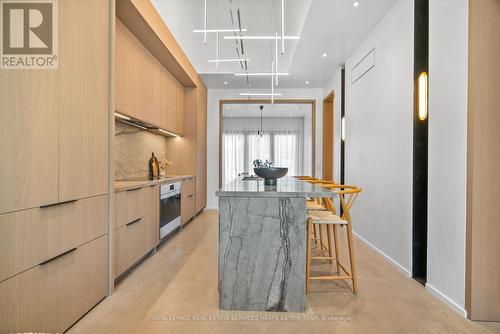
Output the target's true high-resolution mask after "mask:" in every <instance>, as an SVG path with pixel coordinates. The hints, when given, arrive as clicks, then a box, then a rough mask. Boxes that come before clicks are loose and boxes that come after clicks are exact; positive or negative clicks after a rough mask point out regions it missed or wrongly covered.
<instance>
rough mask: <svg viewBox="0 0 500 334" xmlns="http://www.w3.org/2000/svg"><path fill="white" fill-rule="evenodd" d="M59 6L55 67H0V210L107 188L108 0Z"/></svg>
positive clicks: (87, 195)
mask: <svg viewBox="0 0 500 334" xmlns="http://www.w3.org/2000/svg"><path fill="white" fill-rule="evenodd" d="M59 11H60V15H59V18H60V23H59V25H60V27H64V28H61V29H60V32H59V33H60V35H59V44H60V47H59V69H58V70H2V71H0V110H1V112H0V156H1V157H2V163H0V189H2V193H1V194H0V214H1V213H6V212H13V211H18V210H23V209H28V208H34V207H37V206H40V205H44V204H52V203H57V202H62V201H66V200H72V199H76V198H83V197H90V196H95V195H101V194H104V193H106V192H107V171H108V159H107V157H108V145H107V134H108V86H109V82H108V52H109V40H108V34H107V33H106V32H107V30H108V2H106V1H95V0H94V1H91V0H85V1H62V2H61V3H60V5H59ZM103 32H104V33H103ZM87 176H89V177H88V178H87ZM90 176H91V177H90Z"/></svg>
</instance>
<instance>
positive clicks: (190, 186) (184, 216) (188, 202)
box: [181, 178, 196, 225]
mask: <svg viewBox="0 0 500 334" xmlns="http://www.w3.org/2000/svg"><path fill="white" fill-rule="evenodd" d="M195 188H196V184H195V178H189V179H183V180H182V185H181V223H182V225H184V224H186V223H187V222H188V221H189V220H191V218H193V217H194V215H195V213H196V211H195V210H196V200H195Z"/></svg>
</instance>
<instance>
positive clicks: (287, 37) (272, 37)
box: [224, 35, 300, 40]
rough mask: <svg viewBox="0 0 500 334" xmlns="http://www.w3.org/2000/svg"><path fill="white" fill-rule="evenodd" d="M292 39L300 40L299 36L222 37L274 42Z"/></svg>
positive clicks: (225, 37)
mask: <svg viewBox="0 0 500 334" xmlns="http://www.w3.org/2000/svg"><path fill="white" fill-rule="evenodd" d="M283 38H284V39H293V40H297V39H300V37H299V36H284V37H281V36H267V35H260V36H255V35H247V36H224V39H257V40H275V39H279V40H281V39H283Z"/></svg>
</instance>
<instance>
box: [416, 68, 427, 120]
mask: <svg viewBox="0 0 500 334" xmlns="http://www.w3.org/2000/svg"><path fill="white" fill-rule="evenodd" d="M428 87H429V85H428V78H427V73H426V72H422V73H420V76H419V77H418V118H419V119H420V120H421V121H425V119H426V118H427V113H428V108H429V105H428Z"/></svg>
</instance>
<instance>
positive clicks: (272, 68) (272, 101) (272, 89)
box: [271, 61, 274, 104]
mask: <svg viewBox="0 0 500 334" xmlns="http://www.w3.org/2000/svg"><path fill="white" fill-rule="evenodd" d="M271 72H274V61H272V62H271ZM271 104H274V75H271Z"/></svg>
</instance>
